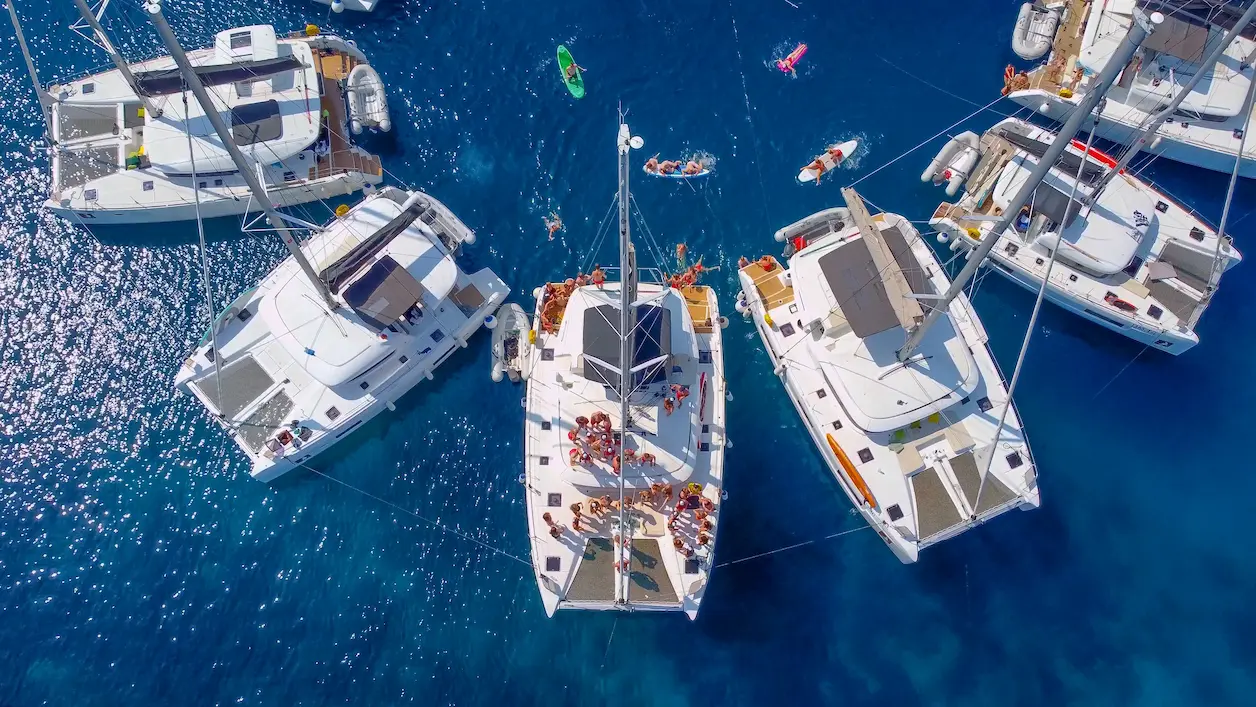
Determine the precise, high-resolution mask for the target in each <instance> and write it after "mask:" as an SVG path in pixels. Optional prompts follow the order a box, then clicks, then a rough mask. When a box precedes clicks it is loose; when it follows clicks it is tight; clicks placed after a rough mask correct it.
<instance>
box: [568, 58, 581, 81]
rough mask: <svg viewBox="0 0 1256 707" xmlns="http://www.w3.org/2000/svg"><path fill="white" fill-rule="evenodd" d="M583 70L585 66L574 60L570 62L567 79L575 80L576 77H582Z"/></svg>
mask: <svg viewBox="0 0 1256 707" xmlns="http://www.w3.org/2000/svg"><path fill="white" fill-rule="evenodd" d="M581 71H584V67H583V66H581V65H579V64H577V63H576V62H574V61H573V62H571V63H570V64H568V65H567V80H568V81H575V80H576V79H578V78H580V72H581Z"/></svg>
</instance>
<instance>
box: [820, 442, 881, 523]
mask: <svg viewBox="0 0 1256 707" xmlns="http://www.w3.org/2000/svg"><path fill="white" fill-rule="evenodd" d="M824 437H825V439H827V440H828V441H829V448H830V449H832V450H833V453H834V454H835V455H837V461H839V462H841V464H842V468H843V469H845V470H846V477H847V478H849V479H850V481H851V483H853V484H854V485H855V488H857V489H859V493H861V494H863V497H864V500H865V501H867V502H868V505H870V506H872V507H873V508H879V507H878V506H877V497H876V496H873V495H872V489H870V488H868V484H866V483H864V480H863V477H862V476H860V475H859V471H858V470H856V469H855V465H854V464H851V463H850V457H847V456H846V452H843V451H842V448H841V447H839V446H837V440H835V439H833V435H831V434H826V435H824Z"/></svg>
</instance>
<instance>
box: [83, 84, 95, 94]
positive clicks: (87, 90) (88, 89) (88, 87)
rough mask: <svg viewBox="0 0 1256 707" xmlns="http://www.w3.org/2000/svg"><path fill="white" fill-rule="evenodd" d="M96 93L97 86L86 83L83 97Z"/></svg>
mask: <svg viewBox="0 0 1256 707" xmlns="http://www.w3.org/2000/svg"><path fill="white" fill-rule="evenodd" d="M95 92H96V84H94V83H85V84H83V95H84V96H86V95H87V94H89V93H95Z"/></svg>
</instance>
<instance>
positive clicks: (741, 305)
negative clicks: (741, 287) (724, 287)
mask: <svg viewBox="0 0 1256 707" xmlns="http://www.w3.org/2000/svg"><path fill="white" fill-rule="evenodd" d="M733 306H734V307H735V308H736V309H737V313H738V314H745V313H746V310H747V309H749V308H748V307H747V306H746V303H745V302H743V301H741V300H737V304H735V305H733Z"/></svg>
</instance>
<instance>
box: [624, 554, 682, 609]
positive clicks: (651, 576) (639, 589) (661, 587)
mask: <svg viewBox="0 0 1256 707" xmlns="http://www.w3.org/2000/svg"><path fill="white" fill-rule="evenodd" d="M662 558H663V554H662V553H661V552H660V551H659V541H657V540H643V539H634V540H633V541H632V561H631V562H630V563H629V568H630V569H631V571H632V574H631V576H630V579H629V582H628V601H630V602H635V603H651V604H653V603H660V604H676V603H679V601H680V600H679V599H677V598H676V590H674V589H672V580H671V579H669V578H668V576H667V569H666V568H664V567H663V559H662Z"/></svg>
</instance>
